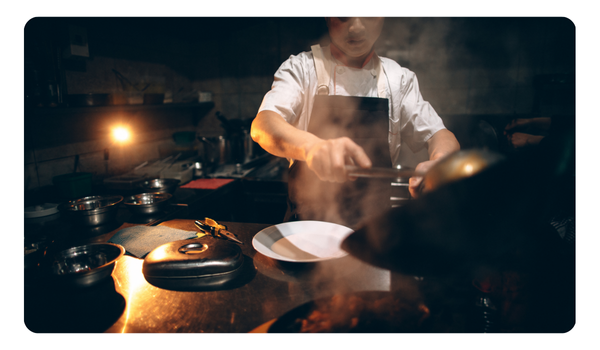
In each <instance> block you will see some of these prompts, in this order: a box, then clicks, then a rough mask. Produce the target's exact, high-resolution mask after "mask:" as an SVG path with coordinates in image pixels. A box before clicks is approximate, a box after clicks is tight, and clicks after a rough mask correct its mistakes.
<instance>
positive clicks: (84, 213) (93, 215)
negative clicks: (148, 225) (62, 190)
mask: <svg viewBox="0 0 600 350" xmlns="http://www.w3.org/2000/svg"><path fill="white" fill-rule="evenodd" d="M122 201H123V196H116V195H102V196H89V197H83V198H79V199H75V200H71V201H68V202H66V203H63V204H61V205H60V206H59V210H60V211H63V212H65V213H66V214H67V215H69V216H70V217H71V218H72V219H73V220H74V221H75V222H76V223H78V224H81V225H84V226H98V225H103V224H106V223H108V222H110V221H112V220H114V219H115V217H116V215H117V209H118V207H119V203H121V202H122Z"/></svg>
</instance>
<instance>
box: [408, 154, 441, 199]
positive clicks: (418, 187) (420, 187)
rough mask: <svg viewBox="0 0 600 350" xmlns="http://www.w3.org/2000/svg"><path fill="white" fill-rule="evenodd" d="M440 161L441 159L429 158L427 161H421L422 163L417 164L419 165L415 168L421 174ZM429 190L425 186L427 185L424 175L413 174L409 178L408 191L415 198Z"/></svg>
mask: <svg viewBox="0 0 600 350" xmlns="http://www.w3.org/2000/svg"><path fill="white" fill-rule="evenodd" d="M438 161H439V159H437V160H427V161H425V162H421V163H419V164H417V167H416V168H415V172H416V173H420V174H425V173H427V171H429V169H431V167H433V166H434V165H435V164H436V163H437V162H438ZM427 190H429V189H427V188H425V186H424V183H423V176H413V177H411V178H410V179H408V191H409V192H410V195H411V196H412V197H413V198H418V197H419V195H420V194H421V193H422V192H424V191H427Z"/></svg>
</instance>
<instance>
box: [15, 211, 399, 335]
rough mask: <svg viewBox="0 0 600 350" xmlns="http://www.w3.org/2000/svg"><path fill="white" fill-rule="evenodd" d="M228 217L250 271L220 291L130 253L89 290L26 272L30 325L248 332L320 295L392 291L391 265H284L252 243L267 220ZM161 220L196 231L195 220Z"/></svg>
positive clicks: (348, 260)
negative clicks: (179, 282)
mask: <svg viewBox="0 0 600 350" xmlns="http://www.w3.org/2000/svg"><path fill="white" fill-rule="evenodd" d="M223 223H224V224H226V225H227V226H228V228H229V230H230V231H232V232H235V233H237V234H238V235H239V237H240V239H241V240H242V241H243V242H244V245H243V246H242V252H243V254H244V265H243V267H242V268H243V269H244V271H243V274H242V275H241V276H240V279H239V282H236V285H233V286H231V287H229V288H228V289H226V290H216V291H202V290H199V291H194V290H191V291H190V290H187V291H177V290H167V289H162V288H158V287H155V286H153V285H151V284H149V283H148V282H147V281H146V280H145V278H144V276H143V274H142V263H143V260H142V259H138V258H135V257H132V256H128V255H125V256H123V257H121V258H120V259H119V260H117V263H116V267H115V270H114V272H113V274H112V278H109V279H107V281H106V282H102V283H101V284H100V285H98V286H94V287H91V288H88V289H85V290H72V289H68V288H64V287H61V286H60V285H56V284H54V283H53V282H52V281H50V280H48V279H47V278H44V277H43V276H42V275H38V276H36V277H33V276H29V278H26V283H25V323H26V324H27V326H28V327H29V329H30V330H32V331H34V332H79V331H81V332H111V333H112V332H133V333H143V332H154V333H166V332H195V333H199V332H250V331H252V330H254V329H255V328H257V327H259V326H261V325H263V324H264V323H266V322H268V321H271V320H273V319H275V318H277V317H280V316H281V315H283V314H284V313H285V312H287V311H289V310H291V309H293V308H294V307H296V306H299V305H301V304H303V303H305V302H307V301H310V300H313V299H316V298H320V297H329V296H332V295H334V294H336V293H341V292H354V291H362V290H378V291H388V290H390V283H391V282H390V272H389V271H387V270H383V269H379V268H375V267H372V266H370V265H367V264H364V263H362V262H360V261H358V260H356V259H354V258H352V257H350V256H346V257H343V258H340V259H337V260H333V261H327V262H321V263H316V264H290V263H288V264H284V263H281V262H278V261H275V260H273V259H270V258H268V257H265V256H263V255H261V254H260V253H257V252H256V251H255V250H254V248H253V247H252V238H253V237H254V235H255V234H256V233H257V232H259V231H260V230H262V229H263V228H266V227H268V226H269V225H268V224H256V223H236V222H223ZM160 225H163V226H168V227H173V228H178V229H183V230H189V231H192V230H195V228H194V223H193V221H192V220H171V221H167V222H163V223H161V224H160ZM109 236H112V234H105V235H102V236H98V237H96V238H95V239H94V241H99V240H104V241H107V240H108V239H110V237H109ZM100 237H101V238H100ZM26 277H27V276H26Z"/></svg>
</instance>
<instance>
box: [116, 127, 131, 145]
mask: <svg viewBox="0 0 600 350" xmlns="http://www.w3.org/2000/svg"><path fill="white" fill-rule="evenodd" d="M113 138H114V139H115V140H116V141H118V142H125V141H128V140H129V130H127V129H126V128H124V127H117V128H115V129H113Z"/></svg>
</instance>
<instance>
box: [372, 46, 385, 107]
mask: <svg viewBox="0 0 600 350" xmlns="http://www.w3.org/2000/svg"><path fill="white" fill-rule="evenodd" d="M372 59H373V65H374V67H373V69H374V70H375V72H377V96H379V98H387V97H386V93H385V81H386V75H385V71H384V70H383V64H381V60H380V59H379V56H377V54H374V55H373V58H372Z"/></svg>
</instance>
